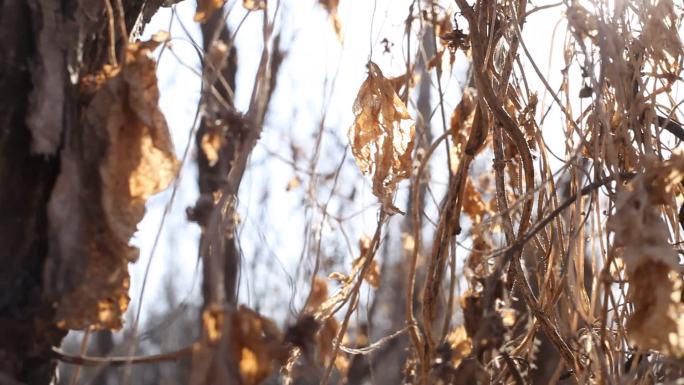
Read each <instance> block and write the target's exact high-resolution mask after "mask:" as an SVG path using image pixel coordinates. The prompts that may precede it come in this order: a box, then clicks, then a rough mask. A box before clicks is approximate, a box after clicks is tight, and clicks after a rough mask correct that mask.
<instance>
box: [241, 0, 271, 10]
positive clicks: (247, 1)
mask: <svg viewBox="0 0 684 385" xmlns="http://www.w3.org/2000/svg"><path fill="white" fill-rule="evenodd" d="M242 6H243V7H245V9H246V10H248V11H260V10H263V9H266V0H242Z"/></svg>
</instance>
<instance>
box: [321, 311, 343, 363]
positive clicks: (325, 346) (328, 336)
mask: <svg viewBox="0 0 684 385" xmlns="http://www.w3.org/2000/svg"><path fill="white" fill-rule="evenodd" d="M339 329H340V325H339V324H338V323H337V320H336V319H335V318H334V317H329V318H327V319H326V320H325V321H323V325H322V327H321V329H320V330H319V331H318V335H317V336H316V343H317V345H318V352H319V357H320V358H321V363H322V364H323V365H328V364H329V363H330V360H332V357H333V349H334V347H335V346H334V344H333V342H334V341H335V338H337V333H338V331H339Z"/></svg>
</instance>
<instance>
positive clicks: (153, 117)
mask: <svg viewBox="0 0 684 385" xmlns="http://www.w3.org/2000/svg"><path fill="white" fill-rule="evenodd" d="M155 39H156V40H155ZM155 39H153V40H151V41H148V42H140V43H136V44H130V45H129V46H128V47H127V51H126V63H125V65H124V66H123V67H121V68H112V69H110V70H108V71H104V72H103V73H102V74H101V76H100V77H99V80H97V81H94V82H91V83H90V84H89V87H93V90H92V92H93V98H92V101H91V102H90V104H89V105H87V106H86V107H85V108H84V111H83V118H82V122H83V123H82V128H81V130H79V131H78V132H77V133H76V132H74V133H70V136H69V139H68V140H67V142H66V144H65V149H64V150H63V151H62V160H61V172H60V175H59V177H58V179H57V182H56V185H55V188H54V190H53V192H52V196H51V198H50V203H49V208H48V212H49V214H48V215H49V221H50V228H51V232H52V233H53V234H54V237H53V238H52V242H53V243H52V244H51V246H50V249H51V253H52V254H53V255H52V257H51V258H52V260H53V264H51V265H50V266H48V268H47V272H46V281H47V285H48V287H53V288H54V290H53V291H52V292H53V293H54V294H55V296H56V297H57V298H55V299H54V302H55V303H57V306H56V322H57V323H58V324H59V325H60V326H61V327H64V328H69V329H86V328H94V329H103V328H110V329H119V328H120V327H121V326H122V318H121V316H122V315H123V313H124V312H125V311H126V308H127V306H128V302H129V297H128V287H129V275H128V264H129V263H130V262H134V261H135V260H136V259H137V258H138V249H137V248H134V247H132V246H129V241H130V238H131V237H132V236H133V234H134V233H135V231H136V228H137V224H138V222H140V220H141V219H142V217H143V215H144V213H145V202H146V201H147V199H148V198H149V197H150V196H151V195H153V194H156V193H158V192H160V191H162V190H163V189H165V188H167V187H168V186H169V185H170V183H171V181H172V180H173V179H174V178H175V176H176V173H177V171H178V166H179V162H178V161H177V160H176V158H175V155H174V151H173V146H172V143H171V137H170V134H169V131H168V127H167V125H166V121H165V119H164V116H163V115H162V113H161V111H160V110H159V106H158V102H159V90H158V88H157V78H156V64H155V62H154V60H153V59H152V51H153V50H154V49H155V48H156V47H157V46H158V45H159V44H160V43H161V42H163V41H164V39H165V37H164V36H157V37H156V38H155ZM80 143H88V146H82V145H80Z"/></svg>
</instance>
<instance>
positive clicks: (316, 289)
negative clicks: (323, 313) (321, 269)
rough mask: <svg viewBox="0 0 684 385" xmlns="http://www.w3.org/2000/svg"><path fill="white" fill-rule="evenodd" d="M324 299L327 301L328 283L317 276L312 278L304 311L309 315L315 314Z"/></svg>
mask: <svg viewBox="0 0 684 385" xmlns="http://www.w3.org/2000/svg"><path fill="white" fill-rule="evenodd" d="M326 299H328V282H327V281H326V280H325V279H324V278H321V277H318V276H317V277H315V278H314V281H313V286H312V287H311V293H310V294H309V298H307V302H306V306H304V311H305V312H307V313H309V314H313V313H315V312H316V310H318V308H319V307H320V306H321V304H322V303H323V302H324V301H325V300H326Z"/></svg>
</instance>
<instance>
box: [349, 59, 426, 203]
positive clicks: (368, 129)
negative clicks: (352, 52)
mask: <svg viewBox="0 0 684 385" xmlns="http://www.w3.org/2000/svg"><path fill="white" fill-rule="evenodd" d="M368 67H369V71H368V78H367V79H366V81H365V82H363V84H362V85H361V87H360V88H359V92H358V95H357V97H356V101H355V102H354V115H355V116H356V119H355V120H354V124H353V125H352V126H351V128H350V129H349V141H350V142H351V145H352V153H353V154H354V157H355V159H356V164H357V165H358V166H359V168H360V169H361V172H362V173H364V174H370V173H372V174H373V194H375V196H377V197H378V198H379V199H380V202H381V203H382V205H383V208H384V209H386V210H387V211H388V212H390V213H395V212H398V209H397V208H396V207H394V205H393V203H392V200H393V198H394V193H395V191H396V188H397V184H398V183H399V181H401V180H403V179H406V178H408V177H409V175H410V172H411V153H412V151H413V145H414V134H415V126H414V125H413V122H412V121H411V117H410V116H409V113H408V110H407V109H406V106H405V105H404V103H403V102H402V101H401V99H400V98H399V96H397V94H396V92H395V91H394V89H393V87H392V84H391V83H390V82H389V81H388V79H386V78H385V77H384V76H383V75H382V72H381V71H380V68H379V67H378V66H377V65H376V64H375V63H373V62H370V63H369V65H368Z"/></svg>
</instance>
